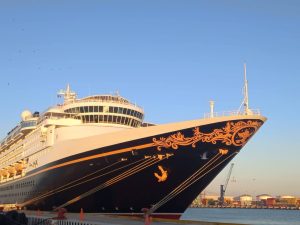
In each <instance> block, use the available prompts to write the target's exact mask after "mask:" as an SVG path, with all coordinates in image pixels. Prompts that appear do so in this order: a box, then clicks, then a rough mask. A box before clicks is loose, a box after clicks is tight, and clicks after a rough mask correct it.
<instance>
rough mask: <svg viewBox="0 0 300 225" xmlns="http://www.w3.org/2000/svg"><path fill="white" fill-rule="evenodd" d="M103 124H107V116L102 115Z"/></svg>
mask: <svg viewBox="0 0 300 225" xmlns="http://www.w3.org/2000/svg"><path fill="white" fill-rule="evenodd" d="M103 122H104V123H107V115H104V120H103Z"/></svg>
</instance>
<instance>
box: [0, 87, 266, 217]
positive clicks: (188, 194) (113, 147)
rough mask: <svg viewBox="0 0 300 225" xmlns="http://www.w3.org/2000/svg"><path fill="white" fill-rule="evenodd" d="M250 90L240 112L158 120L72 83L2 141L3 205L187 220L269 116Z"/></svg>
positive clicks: (115, 98)
mask: <svg viewBox="0 0 300 225" xmlns="http://www.w3.org/2000/svg"><path fill="white" fill-rule="evenodd" d="M245 84H247V83H245ZM246 87H247V85H246ZM245 93H246V94H245V99H244V103H243V105H244V107H243V108H242V110H239V111H237V112H232V113H224V114H217V113H215V112H214V110H213V102H211V110H210V113H208V115H206V116H205V117H204V118H203V119H196V120H188V121H181V122H176V123H168V124H161V125H157V124H152V123H145V122H143V119H144V110H143V109H142V108H141V107H139V106H138V105H136V104H133V103H131V102H130V101H128V100H127V99H125V98H124V97H122V96H120V95H119V94H115V95H93V96H88V97H85V98H78V97H77V95H76V93H75V92H73V91H72V90H71V88H70V86H69V85H68V86H67V88H66V90H61V91H60V92H59V93H58V94H59V96H62V97H63V103H62V104H58V105H56V106H53V107H50V108H48V109H47V110H45V111H44V112H43V113H39V112H34V113H31V112H30V111H28V110H25V111H24V112H22V114H21V121H20V123H19V124H18V125H17V126H16V127H15V128H14V129H12V130H11V131H10V132H9V133H8V135H7V136H6V137H5V138H4V140H2V142H1V146H0V207H1V208H2V209H7V208H17V209H27V210H45V211H52V210H57V209H59V208H65V209H66V210H67V211H68V212H80V210H81V209H83V210H84V211H85V212H93V213H101V214H118V215H140V214H142V213H143V212H142V211H143V210H145V209H147V213H149V214H150V213H151V215H153V216H156V217H167V218H179V217H180V216H181V214H182V213H183V212H184V211H185V210H186V208H187V207H188V206H189V205H190V204H191V202H192V201H193V200H194V199H195V198H196V196H197V195H198V194H199V193H200V192H201V191H202V190H203V189H204V188H205V187H206V186H207V185H208V184H209V183H210V182H211V181H212V180H213V179H214V178H215V177H216V176H217V174H218V173H219V172H220V171H221V170H222V169H223V168H224V167H225V166H226V165H227V164H228V163H229V162H230V161H231V160H232V159H233V158H234V157H235V156H236V154H238V153H239V151H240V150H241V149H242V147H243V146H245V144H246V143H247V142H248V141H249V139H250V138H251V137H252V136H253V135H254V134H255V133H256V132H257V130H258V129H259V128H260V127H261V126H262V124H263V123H264V122H265V120H266V118H265V117H263V116H261V115H260V113H259V111H256V110H251V109H249V106H248V94H247V90H246V92H245Z"/></svg>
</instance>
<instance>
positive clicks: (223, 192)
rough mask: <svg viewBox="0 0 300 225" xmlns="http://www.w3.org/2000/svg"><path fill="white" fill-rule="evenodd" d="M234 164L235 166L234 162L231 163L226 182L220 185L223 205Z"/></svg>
mask: <svg viewBox="0 0 300 225" xmlns="http://www.w3.org/2000/svg"><path fill="white" fill-rule="evenodd" d="M233 166H234V163H231V165H230V169H229V172H228V174H227V178H226V181H225V184H221V185H220V205H221V206H223V205H224V196H225V192H226V189H227V186H228V182H229V179H230V176H231V173H232V168H233Z"/></svg>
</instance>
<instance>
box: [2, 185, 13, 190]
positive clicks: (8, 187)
mask: <svg viewBox="0 0 300 225" xmlns="http://www.w3.org/2000/svg"><path fill="white" fill-rule="evenodd" d="M13 188H14V186H13V185H10V186H6V187H2V188H0V191H7V190H12V189H13Z"/></svg>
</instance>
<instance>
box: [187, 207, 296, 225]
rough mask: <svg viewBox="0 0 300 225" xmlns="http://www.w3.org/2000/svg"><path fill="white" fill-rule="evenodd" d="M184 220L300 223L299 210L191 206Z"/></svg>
mask: <svg viewBox="0 0 300 225" xmlns="http://www.w3.org/2000/svg"><path fill="white" fill-rule="evenodd" d="M181 219H182V220H194V221H207V222H222V223H239V224H251V225H299V224H300V211H299V210H275V209H231V208H222V209H220V208H189V209H187V210H186V211H185V213H184V214H183V216H182V217H181Z"/></svg>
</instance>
